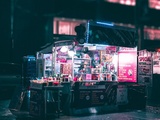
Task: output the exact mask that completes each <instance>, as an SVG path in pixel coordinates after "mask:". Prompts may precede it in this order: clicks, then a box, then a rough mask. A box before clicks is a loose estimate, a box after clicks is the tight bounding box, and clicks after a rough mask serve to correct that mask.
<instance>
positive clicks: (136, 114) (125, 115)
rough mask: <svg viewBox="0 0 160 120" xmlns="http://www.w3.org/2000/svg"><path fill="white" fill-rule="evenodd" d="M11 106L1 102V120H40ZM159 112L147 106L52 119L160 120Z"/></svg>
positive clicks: (8, 101)
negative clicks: (137, 108) (13, 109)
mask: <svg viewBox="0 0 160 120" xmlns="http://www.w3.org/2000/svg"><path fill="white" fill-rule="evenodd" d="M9 104H10V99H5V100H0V120H38V119H35V118H33V117H31V116H30V115H29V113H28V112H27V111H10V109H9ZM150 108H152V110H153V111H152V110H150V111H149V109H150ZM147 109H148V110H147ZM154 110H155V112H154ZM157 111H158V112H157ZM159 111H160V109H156V107H155V109H154V107H152V106H146V110H130V111H123V112H114V113H103V114H90V115H77V116H66V115H63V114H62V115H60V117H59V118H57V117H55V118H52V120H160V114H159V113H160V112H159Z"/></svg>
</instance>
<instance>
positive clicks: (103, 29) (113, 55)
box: [30, 22, 146, 115]
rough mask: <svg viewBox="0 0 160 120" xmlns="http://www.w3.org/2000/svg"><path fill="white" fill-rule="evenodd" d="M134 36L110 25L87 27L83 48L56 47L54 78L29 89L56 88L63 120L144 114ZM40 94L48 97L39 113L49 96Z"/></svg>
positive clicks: (74, 43)
mask: <svg viewBox="0 0 160 120" xmlns="http://www.w3.org/2000/svg"><path fill="white" fill-rule="evenodd" d="M104 33H105V34H104ZM134 34H135V33H134V31H131V32H130V31H128V30H127V29H124V28H123V29H120V28H119V27H117V26H114V27H113V25H112V24H104V23H102V22H93V23H92V22H89V23H88V24H87V34H86V42H85V43H79V42H78V41H77V40H76V39H74V40H62V41H56V42H55V43H54V51H53V56H54V57H53V58H52V59H53V61H54V62H53V63H54V64H53V65H52V66H53V69H54V72H53V75H52V77H48V78H45V79H44V78H42V79H41V80H38V81H32V82H31V83H32V85H31V86H37V84H38V85H39V84H44V83H45V86H52V87H53V88H55V87H58V88H60V89H58V90H60V92H58V94H57V95H58V97H59V96H61V97H60V99H59V104H58V105H59V107H58V111H62V112H63V113H64V114H67V115H73V114H81V113H85V112H90V113H97V112H99V111H112V110H113V111H115V110H119V109H122V108H123V109H135V108H136V109H143V108H145V102H146V96H145V85H139V84H138V79H137V47H136V45H135V38H134ZM105 40H107V41H105ZM31 90H32V87H31ZM41 90H42V91H43V92H42V93H41V94H45V96H46V94H47V95H48V97H45V98H44V99H43V101H44V102H43V104H42V106H41V107H43V106H45V105H46V104H48V103H47V102H45V101H50V98H52V97H51V96H52V95H51V94H50V95H49V93H47V92H44V91H45V90H46V88H45V87H43V86H41ZM51 91H52V90H51ZM52 92H54V89H53V91H52ZM31 93H32V92H31ZM59 93H60V95H59ZM42 96H43V95H42ZM49 96H50V97H49ZM53 101H54V100H51V101H50V103H54V102H53ZM36 104H38V103H36ZM52 107H53V108H54V107H55V104H50V106H49V108H52ZM46 109H48V108H47V107H45V110H46ZM30 113H31V112H30ZM36 113H37V112H36ZM42 113H44V112H42ZM41 115H42V114H41ZM45 115H46V113H45Z"/></svg>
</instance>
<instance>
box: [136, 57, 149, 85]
mask: <svg viewBox="0 0 160 120" xmlns="http://www.w3.org/2000/svg"><path fill="white" fill-rule="evenodd" d="M138 78H139V81H138V82H139V83H140V84H141V83H145V84H148V85H152V57H150V56H140V57H138Z"/></svg>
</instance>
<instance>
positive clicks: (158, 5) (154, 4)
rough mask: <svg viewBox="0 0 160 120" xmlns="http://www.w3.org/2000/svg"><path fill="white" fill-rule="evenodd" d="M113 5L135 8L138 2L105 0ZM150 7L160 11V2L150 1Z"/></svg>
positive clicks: (157, 0)
mask: <svg viewBox="0 0 160 120" xmlns="http://www.w3.org/2000/svg"><path fill="white" fill-rule="evenodd" d="M105 1H107V2H111V3H118V4H122V5H128V6H135V5H136V0H105ZM148 2H149V7H150V8H153V9H157V10H160V1H159V0H148Z"/></svg>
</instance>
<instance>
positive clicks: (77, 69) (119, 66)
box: [55, 41, 137, 82]
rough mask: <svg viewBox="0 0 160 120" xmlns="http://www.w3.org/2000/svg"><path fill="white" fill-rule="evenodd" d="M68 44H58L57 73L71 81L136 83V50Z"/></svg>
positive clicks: (86, 44) (98, 45)
mask: <svg viewBox="0 0 160 120" xmlns="http://www.w3.org/2000/svg"><path fill="white" fill-rule="evenodd" d="M65 44H66V42H65V41H64V45H63V42H62V43H61V45H60V46H58V45H56V55H55V56H56V58H55V60H56V61H55V64H56V65H55V73H56V74H61V75H63V76H65V77H68V81H70V80H71V81H72V80H73V81H88V80H99V81H120V82H136V72H137V71H136V67H137V66H136V65H137V52H136V51H137V49H136V48H127V47H117V46H109V45H100V44H88V43H85V44H83V45H77V46H74V47H73V45H72V44H70V45H65ZM70 53H72V54H70ZM124 58H126V59H124Z"/></svg>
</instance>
